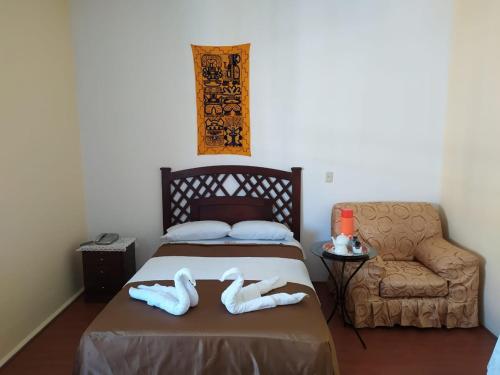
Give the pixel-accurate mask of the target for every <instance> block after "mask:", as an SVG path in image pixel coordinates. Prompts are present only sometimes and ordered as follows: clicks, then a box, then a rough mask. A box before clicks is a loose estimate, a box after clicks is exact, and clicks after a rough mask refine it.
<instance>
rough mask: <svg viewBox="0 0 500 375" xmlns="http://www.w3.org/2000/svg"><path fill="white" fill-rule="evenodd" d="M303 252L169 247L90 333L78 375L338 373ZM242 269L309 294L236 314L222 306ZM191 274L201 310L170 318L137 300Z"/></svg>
mask: <svg viewBox="0 0 500 375" xmlns="http://www.w3.org/2000/svg"><path fill="white" fill-rule="evenodd" d="M302 259H303V255H302V250H301V249H300V247H298V246H289V245H284V244H258V245H255V244H172V243H169V244H164V245H162V246H161V247H160V248H159V249H158V251H157V252H156V253H155V254H154V256H153V258H152V259H150V260H149V261H148V262H146V264H145V265H144V266H143V267H142V268H141V269H140V270H139V271H138V272H137V274H136V275H135V276H134V277H133V278H132V279H131V280H130V281H129V283H128V284H127V285H125V287H124V288H123V289H122V290H121V291H120V292H119V293H118V294H117V295H116V297H115V298H113V300H111V302H110V303H109V304H108V305H107V306H106V307H105V308H104V310H103V311H102V312H101V313H100V314H99V315H98V316H97V317H96V319H95V320H94V321H93V322H92V323H91V324H90V326H89V327H88V328H87V330H86V331H85V332H84V333H83V335H82V338H81V340H80V345H79V348H78V352H77V358H76V361H75V367H74V372H75V373H78V374H117V373H119V374H141V373H147V374H168V373H176V374H201V373H203V374H338V363H337V358H336V353H335V346H334V343H333V339H332V337H331V335H330V330H329V328H328V326H327V324H326V322H325V319H324V317H323V314H322V312H321V309H320V304H319V301H318V299H317V297H316V294H315V291H314V289H313V287H312V284H311V282H310V279H309V276H308V274H307V270H306V269H305V266H304V264H303V262H302ZM229 265H230V266H231V267H235V266H236V267H240V268H241V269H242V271H243V273H244V274H245V277H246V279H248V280H247V283H248V282H252V281H255V280H260V279H262V278H266V277H269V276H274V275H279V276H280V277H282V278H283V279H285V280H286V281H288V283H287V285H285V286H284V287H282V288H279V289H276V290H275V291H273V292H287V293H294V292H304V293H307V294H308V295H309V297H308V298H305V299H304V300H303V301H302V302H301V303H299V304H296V305H290V306H280V307H276V308H273V309H268V310H261V311H256V312H251V313H247V314H240V315H232V314H230V313H229V312H228V311H227V310H226V308H225V307H224V305H223V304H222V303H221V301H220V295H221V293H222V291H223V290H224V289H225V288H227V287H228V285H229V284H230V282H231V281H226V282H219V281H218V280H217V279H218V278H219V277H220V276H221V274H222V272H223V271H224V270H226V269H227V268H229V267H227V266H229ZM179 266H182V267H188V268H190V269H191V271H192V273H193V275H194V276H195V278H196V279H197V286H196V288H197V291H198V294H199V297H200V301H199V304H198V306H196V307H194V308H192V309H190V310H189V311H188V313H187V314H185V315H182V316H173V315H170V314H167V313H165V312H164V311H162V310H159V309H156V308H152V307H150V306H148V305H147V304H145V303H143V302H141V301H137V300H133V299H131V298H130V297H129V295H128V288H129V287H130V286H136V285H138V284H148V285H152V284H153V283H156V282H157V283H159V284H162V285H172V284H173V282H172V278H173V274H174V273H175V271H176V270H178V269H179V268H180V267H179Z"/></svg>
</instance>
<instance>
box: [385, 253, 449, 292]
mask: <svg viewBox="0 0 500 375" xmlns="http://www.w3.org/2000/svg"><path fill="white" fill-rule="evenodd" d="M385 271H386V276H385V277H384V278H383V279H382V281H381V282H380V297H383V298H395V297H444V296H446V295H447V294H448V283H447V282H446V280H445V279H443V278H442V277H440V276H438V275H436V274H435V273H434V272H432V271H431V270H429V269H428V268H427V267H425V266H424V265H422V264H421V263H419V262H409V261H386V262H385Z"/></svg>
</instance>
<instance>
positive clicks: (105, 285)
mask: <svg viewBox="0 0 500 375" xmlns="http://www.w3.org/2000/svg"><path fill="white" fill-rule="evenodd" d="M77 251H81V252H82V260H83V283H84V286H85V301H87V302H107V301H109V300H110V299H111V298H113V297H114V295H115V294H116V293H118V292H119V291H120V289H121V288H122V287H123V285H125V283H126V282H127V281H128V280H129V279H130V278H131V277H132V276H133V275H134V273H135V238H127V237H123V238H120V239H118V240H117V241H116V242H114V243H112V244H111V245H95V244H92V245H85V246H82V247H80V248H79V249H78V250H77Z"/></svg>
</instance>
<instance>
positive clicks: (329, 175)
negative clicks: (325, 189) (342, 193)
mask: <svg viewBox="0 0 500 375" xmlns="http://www.w3.org/2000/svg"><path fill="white" fill-rule="evenodd" d="M325 182H326V183H327V184H333V172H326V175H325Z"/></svg>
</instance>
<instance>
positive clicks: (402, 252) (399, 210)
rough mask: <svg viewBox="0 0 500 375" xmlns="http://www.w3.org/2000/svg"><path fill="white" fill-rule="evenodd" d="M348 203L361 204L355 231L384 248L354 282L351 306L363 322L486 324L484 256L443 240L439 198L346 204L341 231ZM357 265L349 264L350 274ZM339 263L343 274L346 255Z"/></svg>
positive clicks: (336, 218) (335, 223) (336, 213)
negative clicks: (481, 312)
mask: <svg viewBox="0 0 500 375" xmlns="http://www.w3.org/2000/svg"><path fill="white" fill-rule="evenodd" d="M341 208H352V209H353V210H354V217H355V224H354V225H355V232H356V233H355V234H357V235H358V236H359V238H360V240H361V241H362V242H365V243H367V244H369V245H371V246H373V247H374V248H376V249H377V250H378V252H379V256H377V257H376V258H374V259H372V260H370V261H368V262H366V263H365V265H364V266H363V268H362V269H361V270H360V271H359V272H358V273H357V274H356V275H355V276H354V277H353V279H352V280H351V282H350V284H349V288H348V291H347V299H346V306H347V310H348V311H349V315H350V316H351V317H352V319H353V321H354V324H355V325H356V327H376V326H394V325H403V326H416V327H441V326H446V327H448V328H453V327H464V328H465V327H476V326H477V325H478V311H477V310H478V286H479V259H478V258H477V257H476V256H474V255H473V254H471V253H470V252H468V251H465V250H463V249H460V248H458V247H456V246H454V245H452V244H450V243H449V242H447V241H446V240H445V239H443V237H442V229H441V221H440V218H439V213H438V212H437V210H436V209H435V208H434V207H433V206H432V205H431V204H429V203H413V202H408V203H405V202H368V203H340V204H337V205H335V207H334V209H333V212H332V234H334V235H338V229H339V228H340V209H341ZM356 266H357V263H346V266H345V267H346V272H345V277H346V275H350V274H351V273H352V272H353V270H354V268H355V267H356ZM332 269H333V272H334V274H335V275H336V278H337V280H338V279H339V278H340V273H341V264H340V262H334V263H333V267H332ZM344 281H345V280H344Z"/></svg>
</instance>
